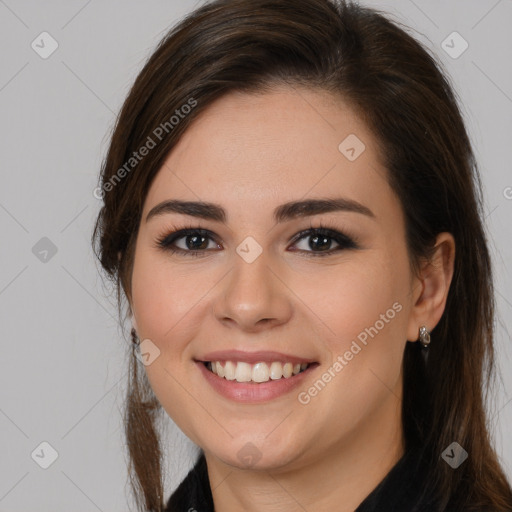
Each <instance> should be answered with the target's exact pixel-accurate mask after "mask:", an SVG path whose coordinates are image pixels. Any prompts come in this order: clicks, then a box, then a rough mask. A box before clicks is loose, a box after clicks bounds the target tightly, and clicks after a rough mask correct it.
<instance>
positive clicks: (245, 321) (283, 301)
mask: <svg viewBox="0 0 512 512" xmlns="http://www.w3.org/2000/svg"><path fill="white" fill-rule="evenodd" d="M292 295H293V294H292V293H291V291H290V289H289V288H288V287H287V286H286V284H285V279H283V277H282V276H281V275H279V271H278V270H276V269H274V268H272V267H271V265H270V264H269V261H268V258H266V257H265V253H262V254H261V255H260V256H259V257H258V258H257V259H256V260H255V261H253V262H252V263H248V262H246V261H245V260H244V259H242V258H240V257H237V258H235V263H234V267H233V269H232V271H231V272H229V274H228V275H227V276H226V279H225V280H224V282H223V286H222V288H221V289H220V290H219V295H218V296H217V297H216V300H215V304H214V312H215V316H216V318H217V320H218V321H219V322H221V323H223V324H225V326H227V327H230V328H235V327H237V328H238V329H240V330H243V331H245V332H259V331H261V330H265V329H269V328H273V327H276V326H279V325H282V324H283V323H286V322H287V321H288V320H289V319H290V317H291V315H292V303H291V296H292Z"/></svg>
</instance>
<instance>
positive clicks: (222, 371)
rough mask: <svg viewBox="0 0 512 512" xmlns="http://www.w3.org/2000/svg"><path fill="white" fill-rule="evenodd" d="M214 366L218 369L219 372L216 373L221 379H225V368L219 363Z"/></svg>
mask: <svg viewBox="0 0 512 512" xmlns="http://www.w3.org/2000/svg"><path fill="white" fill-rule="evenodd" d="M214 366H215V367H216V368H217V372H214V373H217V375H218V376H219V377H224V375H226V374H225V372H224V367H223V366H222V365H221V364H220V363H219V362H218V361H217V362H216V363H215V364H214Z"/></svg>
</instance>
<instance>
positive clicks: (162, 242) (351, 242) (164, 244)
mask: <svg viewBox="0 0 512 512" xmlns="http://www.w3.org/2000/svg"><path fill="white" fill-rule="evenodd" d="M171 230H172V231H171V232H168V231H166V232H165V233H164V234H162V235H161V236H159V237H158V238H157V239H156V245H155V247H156V248H157V249H162V250H164V251H166V252H167V251H169V252H171V253H172V254H175V253H179V254H181V255H183V256H192V257H201V256H204V253H207V252H210V251H211V249H202V250H189V251H187V250H185V249H181V248H177V247H173V246H172V244H174V243H175V242H176V241H177V240H179V239H181V238H186V237H187V236H189V235H194V234H196V235H200V236H204V237H208V238H210V239H211V240H213V241H214V242H215V243H218V242H217V241H216V239H215V237H214V236H213V233H212V232H211V231H209V230H207V229H203V228H201V227H200V226H192V225H188V226H186V227H185V228H181V229H179V228H176V227H171ZM315 235H320V236H325V237H327V238H331V239H332V240H334V241H335V242H336V243H337V244H339V247H337V248H335V249H330V250H329V251H319V252H315V251H304V250H302V249H299V250H297V252H302V253H306V254H308V256H306V257H312V258H317V257H324V256H330V255H332V254H334V253H335V252H338V251H341V250H343V249H358V248H359V244H358V242H357V239H356V237H353V236H348V235H346V234H345V233H341V232H340V231H337V230H336V229H335V228H334V227H330V226H329V225H328V224H322V223H321V222H320V224H319V225H318V226H316V227H313V225H310V228H309V229H306V230H303V231H300V232H299V233H297V234H296V235H295V236H294V237H293V238H292V242H293V244H296V243H298V242H299V241H301V240H302V239H303V238H307V237H308V236H315ZM219 245H220V244H219Z"/></svg>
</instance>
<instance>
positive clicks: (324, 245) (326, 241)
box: [309, 235, 330, 249]
mask: <svg viewBox="0 0 512 512" xmlns="http://www.w3.org/2000/svg"><path fill="white" fill-rule="evenodd" d="M318 241H322V242H323V243H317V242H318ZM315 244H316V249H322V248H329V245H330V242H329V237H328V236H325V235H315V236H313V237H312V238H311V242H310V244H309V245H310V247H311V249H315V247H314V245H315Z"/></svg>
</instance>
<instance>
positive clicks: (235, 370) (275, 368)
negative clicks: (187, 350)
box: [204, 361, 309, 384]
mask: <svg viewBox="0 0 512 512" xmlns="http://www.w3.org/2000/svg"><path fill="white" fill-rule="evenodd" d="M204 365H205V367H206V368H207V369H208V370H209V371H211V372H212V373H214V374H215V375H217V376H218V377H221V378H223V379H226V380H231V381H233V380H234V381H236V382H253V383H258V384H260V383H262V382H268V381H269V380H280V379H289V378H291V377H293V376H295V375H298V374H299V373H301V372H303V371H305V370H307V368H308V367H309V363H296V364H293V363H291V362H285V363H281V362H280V361H273V362H271V363H270V362H268V363H267V362H263V361H261V362H258V363H256V364H250V363H247V362H243V361H225V362H224V363H222V362H221V361H207V362H205V363H204Z"/></svg>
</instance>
